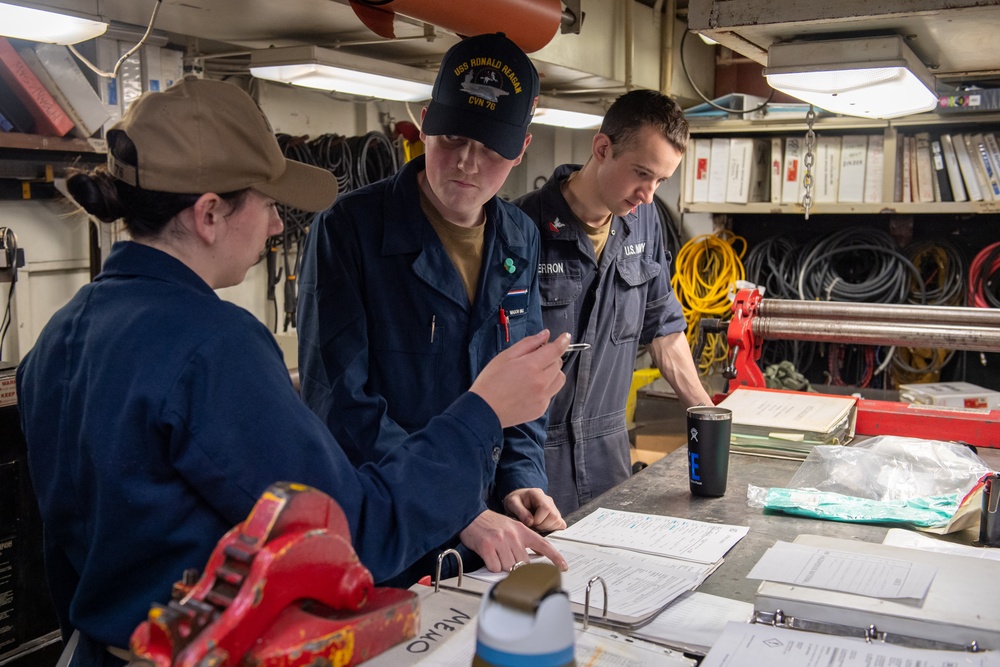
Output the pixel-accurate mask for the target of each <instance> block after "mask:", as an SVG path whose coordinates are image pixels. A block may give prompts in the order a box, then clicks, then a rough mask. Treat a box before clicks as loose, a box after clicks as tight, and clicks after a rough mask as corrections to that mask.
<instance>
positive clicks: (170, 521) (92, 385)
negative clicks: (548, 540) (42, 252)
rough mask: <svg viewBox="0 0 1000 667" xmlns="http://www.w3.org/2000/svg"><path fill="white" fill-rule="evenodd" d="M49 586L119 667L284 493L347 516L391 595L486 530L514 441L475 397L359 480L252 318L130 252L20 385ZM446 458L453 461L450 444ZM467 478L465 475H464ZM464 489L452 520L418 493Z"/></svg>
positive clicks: (58, 317) (51, 328) (21, 372)
mask: <svg viewBox="0 0 1000 667" xmlns="http://www.w3.org/2000/svg"><path fill="white" fill-rule="evenodd" d="M17 390H18V398H19V406H20V410H21V421H22V426H23V428H24V435H25V438H26V440H27V443H28V467H29V470H30V472H31V479H32V483H33V484H34V488H35V491H36V493H37V495H38V501H39V507H40V509H41V514H42V520H43V524H44V530H45V546H46V553H45V564H46V571H47V576H48V581H49V587H50V589H51V593H52V596H53V599H54V601H55V604H56V609H57V611H58V614H59V617H60V624H61V627H62V630H63V633H64V636H65V637H66V638H67V639H68V636H69V633H71V632H72V630H73V629H79V630H80V632H81V635H82V636H81V641H80V644H79V646H78V647H77V651H76V654H75V655H74V660H73V663H72V664H73V665H87V666H88V667H89V666H91V665H120V664H122V662H121V661H120V660H118V659H117V658H114V657H112V656H111V655H110V654H109V653H107V652H106V651H105V646H107V645H111V646H118V647H127V646H128V640H129V636H130V635H131V633H132V631H133V630H134V629H135V627H136V626H137V625H138V624H139V623H140V622H141V621H143V620H145V618H146V616H147V614H148V613H149V608H150V604H151V603H152V602H154V601H156V602H159V603H161V604H166V603H167V601H168V600H169V599H170V591H171V586H172V585H173V583H174V582H175V581H177V580H178V579H180V578H181V575H182V573H183V571H184V570H185V569H187V568H196V569H199V570H201V569H202V568H204V566H205V564H206V563H207V561H208V557H209V555H210V554H211V552H212V549H213V548H214V547H215V545H216V542H217V541H218V540H219V538H220V537H222V535H223V534H224V533H225V532H226V531H227V530H229V529H230V528H232V527H233V526H234V525H236V524H237V523H239V522H241V521H243V520H244V519H246V517H247V515H248V514H249V512H250V509H251V508H252V507H253V505H254V503H255V502H256V500H257V498H258V497H259V496H260V494H261V493H262V492H263V491H264V489H266V488H267V486H268V485H270V484H271V483H273V482H275V481H280V480H287V481H294V482H301V483H304V484H308V485H310V486H313V487H316V488H318V489H320V490H322V491H325V492H326V493H328V494H329V495H330V496H332V497H333V498H334V499H335V500H336V501H337V502H338V503H339V504H340V506H341V507H342V508H343V510H344V513H345V514H346V516H347V520H348V523H349V524H350V529H351V539H352V540H353V542H354V548H355V550H356V551H357V552H358V555H359V557H360V559H361V561H362V563H364V564H365V565H366V566H367V567H368V568H369V569H370V570H371V572H372V574H373V576H374V577H375V580H376V581H384V580H386V579H388V578H390V577H392V576H393V575H395V574H397V573H398V572H400V571H401V570H403V569H404V568H405V567H407V566H409V565H410V564H411V563H412V562H413V561H415V560H416V559H417V558H418V557H419V556H421V555H422V554H424V553H426V552H427V550H428V549H431V548H433V547H434V546H436V545H438V544H440V543H441V542H442V541H444V540H446V539H447V538H448V537H450V536H451V535H453V534H454V533H455V532H456V531H457V530H460V529H461V527H462V526H464V525H466V524H467V523H468V522H469V521H471V520H472V519H473V518H474V517H475V516H476V514H477V513H476V502H477V499H478V498H480V497H481V494H482V489H483V488H485V487H486V485H487V484H489V483H491V482H492V479H493V476H494V474H495V463H494V461H495V459H496V458H499V456H500V451H499V450H500V448H501V447H502V443H503V440H502V435H503V432H502V430H501V428H500V423H499V421H498V420H497V418H496V415H495V414H494V413H493V411H492V410H491V409H490V407H489V406H488V405H487V404H486V403H485V402H484V401H483V400H482V399H481V398H480V397H478V396H476V395H475V394H472V393H467V394H466V395H464V396H462V397H461V398H460V399H459V400H458V401H456V402H455V403H454V405H452V406H451V407H446V408H442V410H441V412H442V413H443V415H442V416H441V417H440V418H438V419H435V420H434V421H433V422H431V423H430V424H429V425H428V428H426V429H425V430H424V431H421V432H420V433H419V434H417V435H415V436H413V437H412V438H411V439H410V440H409V441H408V442H407V443H405V444H404V445H403V446H400V447H397V448H395V449H394V450H393V452H392V453H390V454H388V455H387V457H386V458H384V459H383V460H382V461H381V462H380V463H379V465H378V466H376V465H366V466H363V467H361V468H360V469H355V467H354V466H353V465H351V463H350V461H348V459H347V457H346V456H344V453H343V451H342V450H341V449H340V448H339V447H338V446H337V444H336V443H335V442H334V439H333V438H332V437H331V436H330V433H329V430H328V429H327V428H326V426H325V425H324V424H323V423H322V422H321V421H320V420H319V419H317V418H316V416H315V415H314V414H312V412H310V411H309V409H308V408H307V407H306V406H305V404H303V403H302V401H301V400H300V398H299V396H298V395H297V394H296V392H295V389H294V388H293V387H292V384H291V381H290V379H289V376H288V370H287V369H286V367H285V364H284V362H283V361H282V357H281V351H280V349H279V348H278V346H277V344H276V343H275V340H274V337H273V336H272V335H271V333H270V332H269V331H268V330H267V328H266V327H265V326H264V325H263V324H261V323H260V322H259V321H258V320H257V319H255V318H254V317H253V316H252V315H251V314H250V313H248V312H247V311H245V310H243V309H242V308H239V307H238V306H235V305H233V304H231V303H227V302H225V301H222V300H221V299H220V298H219V297H218V296H217V295H216V294H215V292H213V291H212V289H211V288H210V287H209V286H208V285H207V284H206V283H205V282H204V281H203V280H202V279H201V278H199V277H198V276H197V275H196V274H195V273H194V272H193V271H191V270H190V269H189V268H188V267H187V266H185V265H184V264H182V263H181V262H180V261H178V260H177V259H174V258H173V257H171V256H169V255H167V254H166V253H163V252H161V251H159V250H156V249H154V248H151V247H149V246H145V245H139V244H136V243H131V242H125V243H117V244H115V246H114V248H113V249H112V251H111V254H110V255H109V257H108V258H107V261H106V262H105V265H104V269H103V271H102V272H101V273H100V275H98V276H97V278H96V280H95V281H94V282H93V283H91V284H89V285H87V286H85V287H84V288H82V289H81V290H80V291H79V292H78V293H77V294H76V295H75V296H74V297H73V299H72V300H71V301H70V302H69V303H68V304H67V305H66V306H65V307H63V308H62V309H60V310H59V311H58V312H57V313H56V314H55V315H53V317H52V319H51V320H50V321H49V323H48V324H47V325H46V327H45V329H44V330H43V331H42V333H41V335H40V336H39V338H38V341H37V342H36V343H35V345H34V347H33V349H32V350H31V351H30V352H29V353H28V354H27V355H26V356H25V358H24V360H23V361H22V363H21V365H20V366H19V367H18V371H17ZM444 442H446V443H448V445H447V447H442V446H441V443H444ZM458 471H461V474H457V473H458ZM427 478H437V479H448V480H449V488H448V494H449V496H450V497H451V498H452V499H453V500H454V506H453V509H452V511H451V512H450V513H448V514H442V512H441V508H440V504H439V502H438V501H437V499H436V498H434V496H433V495H432V494H429V493H426V491H423V492H422V491H421V489H419V488H417V486H416V485H414V480H420V479H427Z"/></svg>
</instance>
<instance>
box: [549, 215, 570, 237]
mask: <svg viewBox="0 0 1000 667" xmlns="http://www.w3.org/2000/svg"><path fill="white" fill-rule="evenodd" d="M565 226H566V224H565V223H564V222H562V221H560V220H559V218H556V219H555V220H553V221H552V222H550V223H549V230H550V231H551V232H552V233H553V234H558V233H559V230H561V229H562V228H563V227H565Z"/></svg>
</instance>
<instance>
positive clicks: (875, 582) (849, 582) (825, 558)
mask: <svg viewBox="0 0 1000 667" xmlns="http://www.w3.org/2000/svg"><path fill="white" fill-rule="evenodd" d="M936 574H937V568H936V567H934V566H932V565H926V564H923V563H912V562H909V561H905V560H900V559H897V558H880V557H877V556H867V555H864V554H859V553H851V552H849V551H834V550H832V549H818V548H816V547H807V546H803V545H800V544H791V543H789V542H777V543H775V545H774V546H773V547H771V548H770V549H768V550H767V551H766V552H765V553H764V555H763V556H762V557H761V559H760V560H759V561H757V564H756V565H754V567H753V569H752V570H750V573H749V574H747V578H748V579H765V580H767V581H777V582H781V583H783V584H796V585H799V586H808V587H809V588H822V589H825V590H830V591H843V592H845V593H854V594H856V595H865V596H868V597H873V598H913V599H916V600H922V599H923V598H924V596H926V595H927V589H928V588H930V585H931V582H932V581H933V580H934V576H935V575H936Z"/></svg>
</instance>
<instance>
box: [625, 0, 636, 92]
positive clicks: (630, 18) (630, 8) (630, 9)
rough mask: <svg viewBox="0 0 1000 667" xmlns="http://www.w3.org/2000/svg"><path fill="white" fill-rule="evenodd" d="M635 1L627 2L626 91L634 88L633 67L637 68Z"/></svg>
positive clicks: (628, 0) (629, 0)
mask: <svg viewBox="0 0 1000 667" xmlns="http://www.w3.org/2000/svg"><path fill="white" fill-rule="evenodd" d="M633 2H634V0H625V90H626V91H630V90H632V88H633V83H632V81H633V67H635V5H634V4H633Z"/></svg>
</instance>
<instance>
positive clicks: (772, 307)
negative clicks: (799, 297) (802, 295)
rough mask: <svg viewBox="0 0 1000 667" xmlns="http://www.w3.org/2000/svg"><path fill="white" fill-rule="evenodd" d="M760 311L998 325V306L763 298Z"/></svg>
mask: <svg viewBox="0 0 1000 667" xmlns="http://www.w3.org/2000/svg"><path fill="white" fill-rule="evenodd" d="M760 314H761V316H762V317H786V318H800V319H802V318H806V319H823V320H851V321H873V322H914V323H916V324H922V325H926V324H941V325H944V326H954V325H959V324H969V325H972V326H979V327H1000V309H992V308H960V307H957V306H916V305H908V304H891V303H845V302H842V301H793V300H785V299H763V300H761V302H760Z"/></svg>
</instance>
